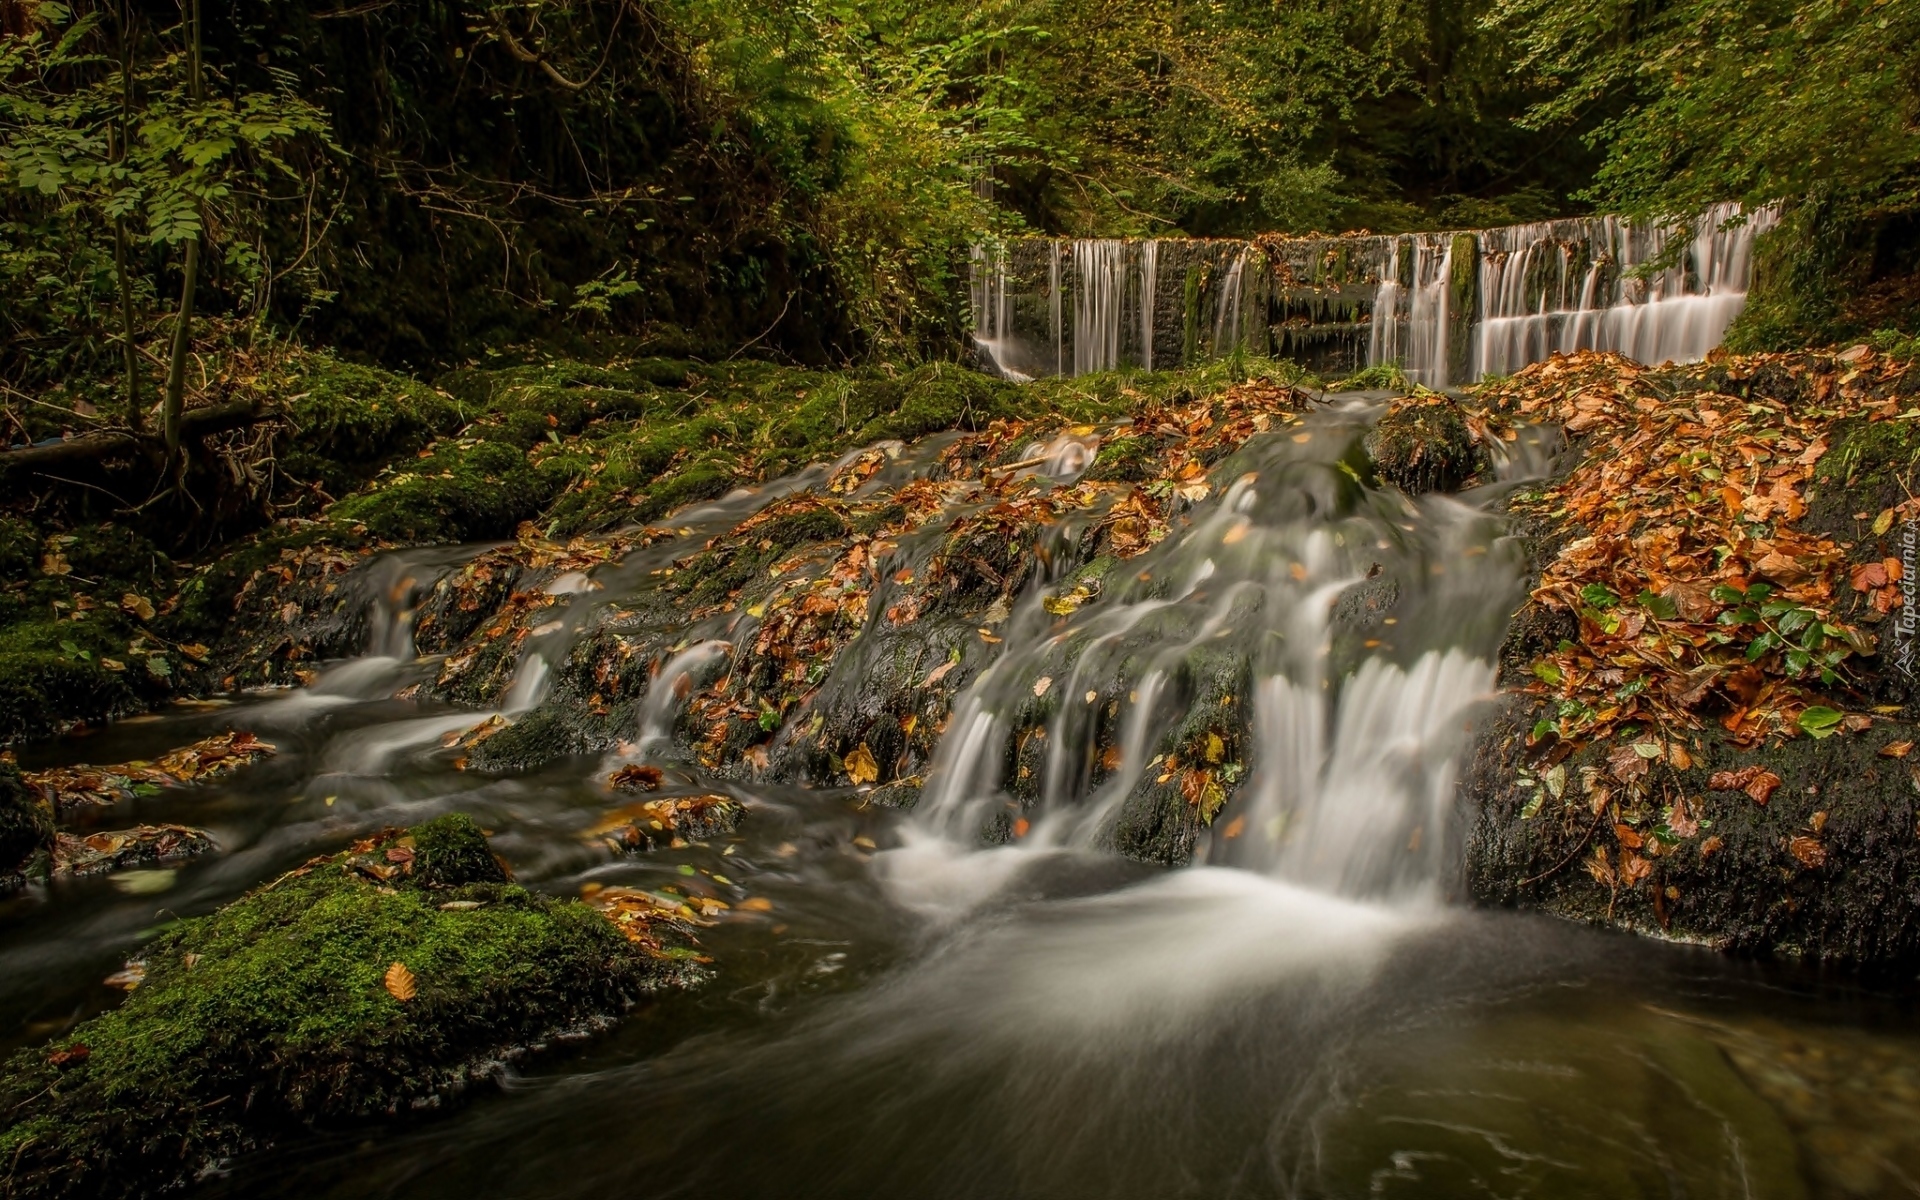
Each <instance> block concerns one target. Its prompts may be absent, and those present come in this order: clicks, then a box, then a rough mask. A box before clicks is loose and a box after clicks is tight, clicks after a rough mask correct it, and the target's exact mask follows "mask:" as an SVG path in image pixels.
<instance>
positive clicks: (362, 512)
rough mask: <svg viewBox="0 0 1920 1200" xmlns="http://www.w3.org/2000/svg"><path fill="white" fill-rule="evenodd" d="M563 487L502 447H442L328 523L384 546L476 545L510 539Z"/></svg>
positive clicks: (346, 505)
mask: <svg viewBox="0 0 1920 1200" xmlns="http://www.w3.org/2000/svg"><path fill="white" fill-rule="evenodd" d="M563 486H565V483H564V480H561V479H557V478H555V477H554V476H553V475H550V474H548V473H546V472H543V471H541V470H540V469H539V468H538V467H537V466H536V465H535V464H534V463H533V462H531V461H530V460H529V459H528V457H527V454H526V452H525V451H523V450H521V449H519V448H518V447H515V446H512V445H509V444H507V443H504V442H495V441H481V442H477V443H472V444H460V443H454V444H446V445H442V446H440V447H438V448H437V449H436V450H435V452H434V453H433V454H432V455H431V456H429V457H427V458H425V459H421V460H418V461H417V462H416V463H414V464H411V465H409V467H408V468H407V469H406V470H404V471H401V472H399V473H398V474H396V475H395V476H394V477H392V478H391V479H389V480H386V481H384V482H382V483H380V484H379V485H377V486H376V487H374V488H373V489H372V490H370V491H368V492H364V493H362V494H361V495H358V496H354V497H351V498H349V499H347V500H345V501H342V502H341V503H340V504H337V505H335V506H334V508H333V512H332V515H333V516H334V517H336V518H338V519H340V520H344V521H349V522H356V523H359V524H362V525H365V526H366V528H367V532H368V533H370V534H372V535H373V536H374V537H377V538H383V539H386V540H388V541H395V542H411V543H421V542H465V541H480V540H484V539H489V538H502V537H508V536H510V535H511V534H512V533H513V531H514V528H515V526H517V525H519V523H520V522H522V521H526V520H530V519H532V518H533V517H535V516H537V515H539V513H540V510H541V509H542V508H544V507H545V506H546V505H547V503H548V502H549V501H551V500H552V499H553V497H554V495H555V493H557V492H558V491H559V490H560V488H561V487H563Z"/></svg>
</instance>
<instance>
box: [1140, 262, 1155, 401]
mask: <svg viewBox="0 0 1920 1200" xmlns="http://www.w3.org/2000/svg"><path fill="white" fill-rule="evenodd" d="M1159 295H1160V243H1159V242H1156V241H1146V242H1142V243H1141V244H1140V365H1141V366H1142V367H1143V368H1145V369H1146V370H1149V371H1151V370H1153V310H1154V308H1155V306H1156V303H1157V301H1158V297H1159Z"/></svg>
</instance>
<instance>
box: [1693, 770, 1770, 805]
mask: <svg viewBox="0 0 1920 1200" xmlns="http://www.w3.org/2000/svg"><path fill="white" fill-rule="evenodd" d="M1707 786H1708V787H1710V788H1712V789H1713V790H1714V791H1716V792H1745V793H1746V794H1747V795H1749V796H1751V797H1753V802H1754V803H1755V804H1765V803H1766V802H1767V798H1768V797H1770V796H1772V795H1773V789H1775V788H1777V787H1779V786H1780V777H1779V776H1778V775H1775V774H1774V773H1773V772H1772V771H1769V770H1766V769H1765V768H1763V767H1741V768H1740V769H1739V770H1738V771H1715V772H1714V773H1713V778H1711V779H1709V780H1708V781H1707Z"/></svg>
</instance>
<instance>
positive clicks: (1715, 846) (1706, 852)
mask: <svg viewBox="0 0 1920 1200" xmlns="http://www.w3.org/2000/svg"><path fill="white" fill-rule="evenodd" d="M1726 844H1727V843H1726V842H1725V841H1724V840H1723V839H1722V838H1721V837H1720V835H1719V834H1717V833H1716V834H1714V835H1713V836H1712V837H1710V838H1708V839H1707V840H1706V841H1704V842H1701V843H1700V857H1701V858H1709V857H1711V856H1712V855H1713V854H1714V853H1715V852H1717V851H1718V850H1719V849H1720V847H1722V846H1724V845H1726Z"/></svg>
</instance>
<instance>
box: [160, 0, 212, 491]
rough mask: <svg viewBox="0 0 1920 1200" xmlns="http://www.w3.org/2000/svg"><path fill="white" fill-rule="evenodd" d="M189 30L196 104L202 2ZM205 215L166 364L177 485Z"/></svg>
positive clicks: (190, 252)
mask: <svg viewBox="0 0 1920 1200" xmlns="http://www.w3.org/2000/svg"><path fill="white" fill-rule="evenodd" d="M189 13H190V15H189V17H188V20H189V22H190V24H191V28H190V29H188V31H187V72H188V74H187V86H188V87H189V88H190V89H191V91H192V94H193V101H194V103H195V104H199V103H200V102H201V101H202V100H204V99H205V98H206V95H205V91H206V89H205V84H204V82H203V80H202V77H201V74H200V0H192V7H191V9H190V10H189ZM206 226H207V221H206V214H205V213H204V212H202V213H201V214H200V231H199V232H198V233H196V234H194V236H193V238H192V239H191V240H189V241H188V242H187V255H186V262H185V263H183V264H182V266H181V272H180V274H181V278H180V316H179V319H178V320H176V321H175V322H174V324H173V355H172V357H171V359H170V360H169V361H168V363H167V393H166V405H165V407H164V408H163V410H162V411H163V413H164V420H165V426H164V432H165V435H166V439H167V473H168V475H169V476H171V477H172V478H173V480H174V481H175V482H176V483H178V482H179V479H180V476H181V473H182V472H181V464H180V414H181V412H182V411H183V410H184V409H185V407H186V389H187V348H188V346H189V345H190V344H191V343H192V341H193V287H194V284H195V283H196V282H197V281H198V279H199V276H200V239H201V237H203V236H204V235H205V234H206Z"/></svg>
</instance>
